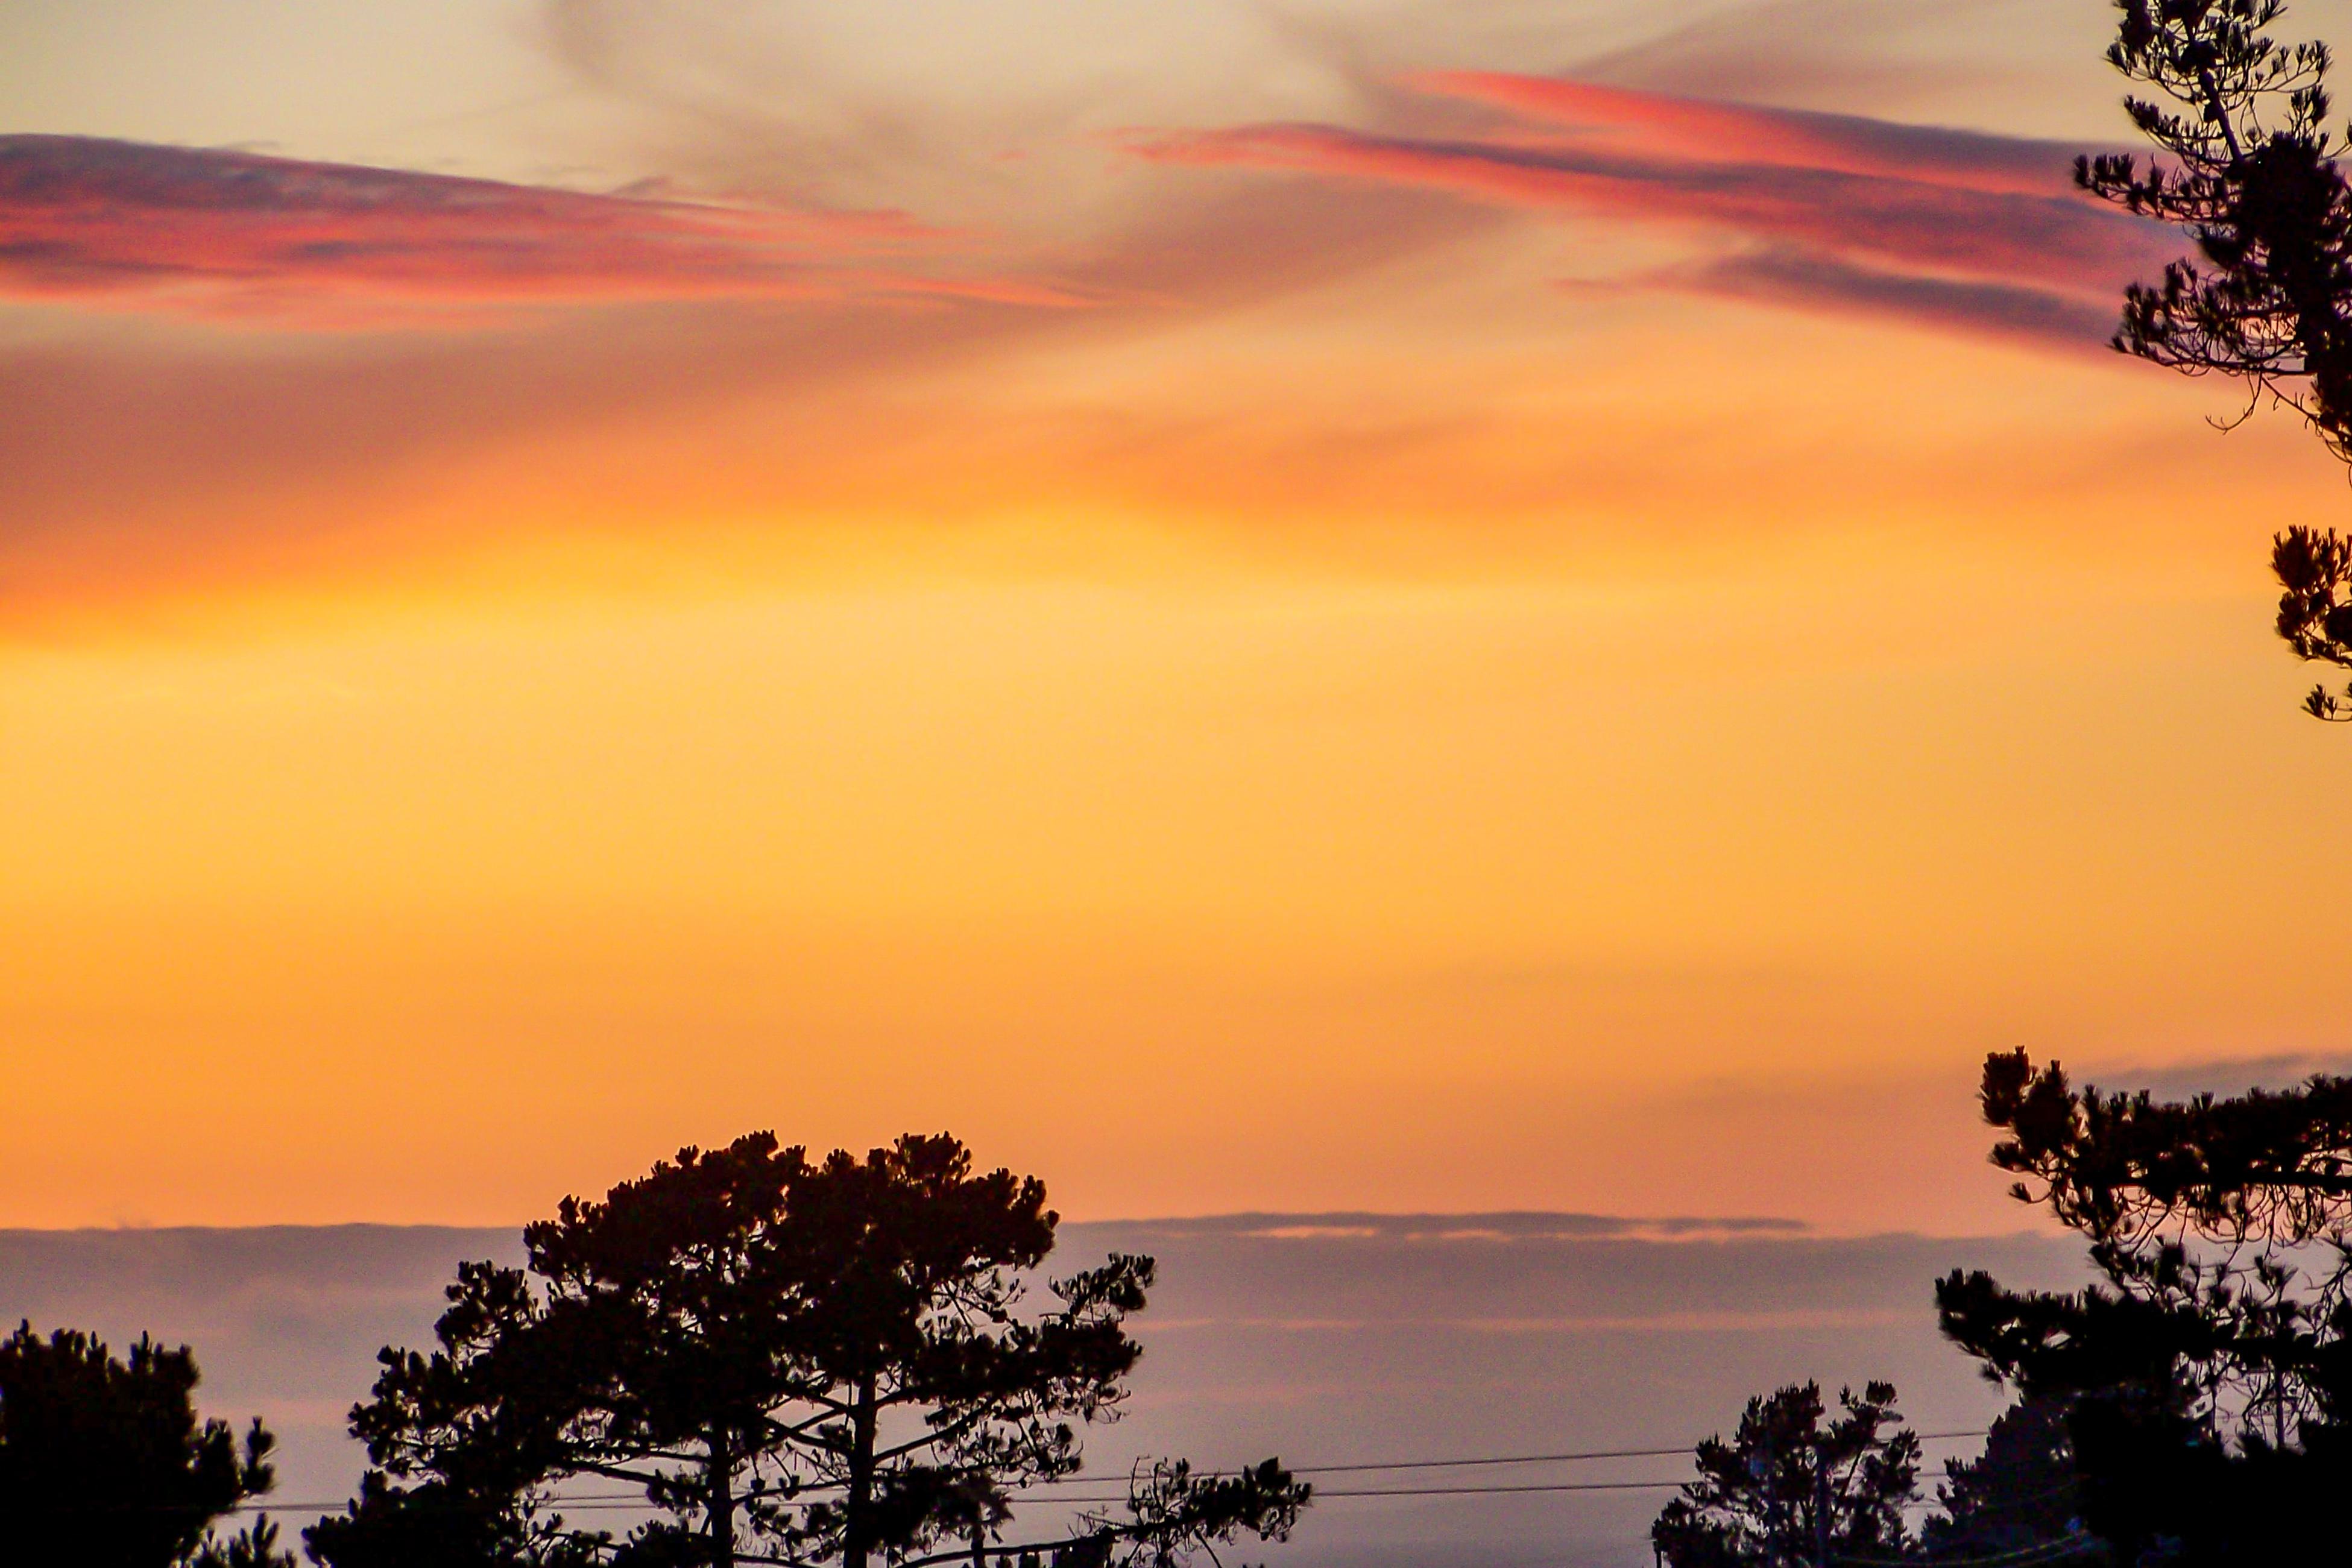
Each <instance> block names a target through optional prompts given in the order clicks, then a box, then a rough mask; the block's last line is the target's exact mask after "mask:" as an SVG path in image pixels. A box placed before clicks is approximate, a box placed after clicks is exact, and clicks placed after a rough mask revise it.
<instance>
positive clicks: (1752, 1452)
mask: <svg viewBox="0 0 2352 1568" xmlns="http://www.w3.org/2000/svg"><path fill="white" fill-rule="evenodd" d="M1838 1403H1839V1405H1840V1406H1843V1411H1844V1414H1843V1415H1841V1416H1832V1417H1831V1418H1829V1419H1828V1420H1827V1422H1826V1423H1824V1420H1823V1416H1824V1415H1825V1414H1826V1411H1825V1409H1824V1406H1823V1404H1822V1390H1821V1385H1819V1384H1817V1383H1803V1384H1794V1385H1790V1386H1789V1387H1786V1388H1783V1389H1781V1390H1780V1391H1779V1392H1778V1393H1776V1394H1773V1395H1771V1396H1769V1397H1767V1396H1761V1395H1759V1396H1757V1397H1755V1398H1753V1399H1750V1400H1749V1401H1748V1408H1747V1409H1746V1410H1745V1411H1744V1412H1742V1413H1741V1415H1740V1417H1739V1431H1738V1436H1737V1437H1734V1438H1733V1439H1732V1441H1730V1442H1728V1443H1727V1442H1725V1441H1723V1440H1722V1439H1721V1438H1720V1437H1710V1438H1708V1439H1707V1440H1706V1442H1704V1443H1701V1444H1700V1445H1699V1446H1698V1450H1697V1462H1698V1472H1699V1475H1698V1479H1696V1480H1695V1481H1693V1482H1691V1483H1690V1484H1688V1485H1687V1486H1685V1487H1684V1488H1683V1493H1682V1496H1680V1497H1678V1498H1676V1499H1675V1500H1674V1501H1672V1502H1670V1503H1668V1504H1667V1505H1666V1506H1665V1509H1664V1511H1663V1512H1661V1513H1660V1514H1659V1515H1658V1518H1657V1521H1656V1522H1655V1523H1654V1524H1653V1525H1651V1527H1650V1539H1651V1541H1652V1542H1654V1544H1655V1545H1656V1547H1657V1550H1658V1553H1659V1555H1660V1556H1661V1557H1662V1558H1663V1559H1664V1561H1665V1563H1668V1564H1669V1565H1670V1568H1735V1565H1739V1568H1746V1565H1748V1564H1754V1565H1756V1568H1796V1565H1798V1564H1811V1565H1814V1568H1826V1564H1828V1563H1832V1562H1834V1561H1842V1560H1845V1559H1851V1558H1873V1559H1883V1560H1889V1561H1898V1560H1902V1559H1905V1558H1907V1557H1909V1556H1910V1555H1911V1554H1912V1552H1913V1550H1914V1545H1915V1543H1914V1542H1913V1540H1912V1538H1911V1532H1910V1529H1909V1527H1908V1526H1907V1525H1906V1523H1905V1521H1904V1518H1903V1505H1904V1504H1905V1503H1906V1502H1908V1501H1910V1500H1911V1498H1912V1495H1913V1493H1914V1492H1916V1490H1917V1488H1918V1481H1919V1437H1918V1434H1916V1433H1915V1432H1910V1431H1906V1430H1905V1429H1904V1428H1903V1426H1902V1420H1901V1417H1899V1416H1896V1414H1895V1387H1894V1385H1892V1384H1887V1383H1873V1384H1871V1385H1868V1386H1867V1387H1866V1388H1864V1390H1863V1393H1862V1396H1861V1397H1859V1398H1856V1397H1855V1396H1854V1394H1853V1390H1852V1389H1841V1390H1840V1391H1839V1393H1838Z"/></svg>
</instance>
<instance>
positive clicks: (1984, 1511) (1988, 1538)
mask: <svg viewBox="0 0 2352 1568" xmlns="http://www.w3.org/2000/svg"><path fill="white" fill-rule="evenodd" d="M2081 1490H2082V1489H2081V1483H2080V1481H2079V1480H2078V1479H2077V1478H2076V1476H2075V1473H2074V1443H2073V1441H2072V1439H2070V1438H2069V1437H2067V1435H2066V1407H2065V1406H2064V1405H2063V1403H2061V1402H2060V1401H2058V1400H2054V1399H2021V1400H2019V1401H2018V1402H2017V1403H2016V1404H2014V1405H2012V1406H2010V1407H2009V1408H2008V1409H2007V1410H2005V1411H2003V1412H2001V1414H2000V1416H1998V1417H1997V1418H1995V1420H1994V1421H1993V1424H1992V1430H1991V1431H1990V1432H1989V1433H1987V1434H1986V1435H1985V1448H1984V1452H1983V1453H1982V1454H1980V1455H1979V1456H1978V1457H1977V1458H1973V1459H1959V1458H1952V1459H1947V1460H1945V1461H1944V1479H1943V1480H1942V1481H1941V1482H1940V1483H1938V1484H1937V1488H1936V1501H1937V1507H1938V1508H1939V1510H1940V1511H1939V1512H1938V1513H1937V1514H1935V1515H1932V1516H1930V1517H1929V1519H1928V1520H1927V1523H1926V1524H1925V1525H1924V1526H1923V1527H1922V1528H1921V1530H1920V1532H1919V1533H1920V1544H1921V1545H1922V1546H1923V1547H1925V1548H1926V1555H1927V1559H1928V1561H1929V1562H1936V1561H1938V1560H1951V1559H1956V1558H1957V1559H1967V1558H1988V1557H2022V1556H2027V1555H2032V1556H2034V1557H2036V1558H2039V1559H2041V1560H2043V1561H2051V1562H2059V1561H2063V1562H2067V1563H2084V1564H2088V1563H2097V1562H2104V1561H2105V1560H2106V1558H2107V1553H2106V1549H2105V1547H2104V1546H2102V1545H2100V1544H2099V1543H2098V1542H2095V1541H2089V1540H2087V1539H2086V1538H2085V1536H2084V1530H2083V1524H2082V1517H2081V1515H2082V1510H2081V1505H2080V1502H2079V1500H2078V1499H2079V1494H2080V1492H2081ZM2069 1546H2072V1547H2074V1548H2075V1550H2073V1551H2064V1550H2063V1549H2064V1548H2067V1547H2069ZM2053 1553H2058V1554H2056V1555H2053Z"/></svg>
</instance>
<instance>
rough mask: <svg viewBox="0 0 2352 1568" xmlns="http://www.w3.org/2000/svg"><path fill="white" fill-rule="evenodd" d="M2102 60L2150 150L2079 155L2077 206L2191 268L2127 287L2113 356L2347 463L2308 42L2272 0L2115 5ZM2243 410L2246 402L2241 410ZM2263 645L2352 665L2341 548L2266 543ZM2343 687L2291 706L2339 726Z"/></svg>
mask: <svg viewBox="0 0 2352 1568" xmlns="http://www.w3.org/2000/svg"><path fill="white" fill-rule="evenodd" d="M2116 9H2117V10H2118V11H2120V12H2121V13H2122V14H2123V15H2122V24H2121V26H2119V27H2118V29H2117V31H2116V41H2115V43H2114V45H2113V46H2112V47H2110V48H2109V49H2108V51H2107V58H2108V60H2109V62H2110V63H2112V64H2113V65H2114V66H2115V67H2116V69H2118V70H2120V71H2122V72H2123V73H2124V74H2125V75H2126V77H2128V78H2131V79H2132V80H2133V81H2134V82H2136V83H2138V84H2140V85H2141V86H2142V87H2144V88H2146V89H2148V91H2149V93H2150V96H2149V97H2147V98H2142V97H2138V96H2134V97H2131V98H2127V99H2125V108H2126V111H2127V112H2128V113H2129V114H2130V116H2131V120H2132V123H2133V124H2134V125H2135V126H2137V128H2138V129H2139V131H2140V132H2141V133H2142V134H2143V135H2145V136H2146V137H2147V139H2148V140H2149V141H2153V142H2154V143H2155V144H2156V145H2157V147H2158V150H2159V151H2160V152H2162V154H2163V155H2164V156H2163V157H2162V158H2161V159H2158V160H2151V161H2150V162H2148V163H2147V164H2146V165H2142V164H2140V163H2138V162H2137V161H2136V160H2134V159H2132V158H2130V157H2126V156H2116V155H2110V156H2105V157H2099V158H2086V159H2084V160H2082V161H2081V162H2078V163H2077V164H2076V165H2075V178H2076V180H2077V181H2078V182H2079V183H2081V184H2082V185H2083V187H2084V189H2085V190H2087V191H2090V192H2091V193H2094V194H2095V195H2097V196H2100V197H2102V198H2104V199H2105V200H2107V201H2110V202H2113V203H2115V204H2117V205H2118V206H2121V207H2123V208H2125V209H2126V211H2129V212H2133V213H2137V214H2141V215H2142V216H2145V217H2150V218H2155V219H2158V220H2160V221H2162V222H2165V223H2168V224H2174V225H2179V226H2180V227H2181V228H2183V229H2185V230H2186V231H2187V232H2188V235H2189V238H2190V239H2191V240H2192V241H2193V242H2194V244H2195V246H2196V255H2195V256H2192V257H2189V258H2185V259H2183V260H2180V261H2177V262H2175V263H2173V264H2172V265H2171V266H2169V267H2167V268H2165V273H2164V277H2163V280H2162V282H2160V283H2158V284H2154V285H2148V284H2134V285H2133V286H2132V287H2130V289H2129V290H2127V291H2126V295H2125V300H2124V316H2123V324H2122V328H2121V329H2120V330H2119V331H2118V333H2117V334H2116V340H2115V342H2116V347H2117V348H2118V349H2121V350H2125V351H2126V352H2128V353H2133V354H2137V355H2139V356H2140V357H2142V358H2144V359H2147V360H2152V361H2155V362H2157V363H2158V364H2161V365H2170V366H2173V367H2175V368H2177V369H2179V370H2182V371H2188V372H2189V373H2190V374H2192V375H2202V374H2207V373H2210V372H2214V371H2219V372H2221V373H2222V374H2225V375H2230V376H2234V377H2237V378H2239V379H2240V380H2242V381H2243V382H2245V383H2246V384H2247V386H2248V388H2249V390H2250V392H2251V393H2252V399H2253V400H2254V401H2260V400H2261V399H2263V398H2264V397H2269V398H2271V399H2273V400H2274V401H2276V402H2283V403H2285V404H2286V405H2288V406H2290V407H2292V408H2294V409H2295V410H2296V411H2297V412H2299V413H2302V414H2303V416H2304V417H2305V419H2306V420H2308V421H2309V422H2310V423H2311V425H2312V427H2313V429H2315V431H2316V432H2317V433H2318V434H2319V435H2320V437H2321V439H2322V440H2324V441H2325V442H2326V444H2327V448H2328V450H2329V451H2331V452H2333V453H2334V454H2335V455H2336V456H2337V457H2339V458H2343V459H2345V460H2347V461H2352V193H2347V186H2346V183H2345V179H2344V175H2343V173H2342V171H2341V170H2340V169H2339V167H2338V164H2337V156H2336V154H2337V149H2336V146H2335V144H2334V143H2333V141H2332V140H2331V138H2330V135H2329V132H2328V131H2327V129H2326V120H2327V118H2328V115H2329V112H2330V103H2329V99H2328V95H2327V90H2326V76H2327V68H2328V64H2329V57H2328V52H2327V48H2326V46H2325V45H2323V44H2317V43H2305V44H2296V45H2292V46H2290V45H2284V44H2282V43H2280V42H2279V41H2278V40H2277V39H2275V38H2273V37H2271V36H2270V31H2269V30H2270V28H2271V26H2273V24H2274V23H2275V22H2277V21H2278V19H2279V18H2280V16H2282V15H2283V14H2284V5H2283V4H2282V3H2281V0H2116ZM2250 406H2251V405H2250ZM2272 565H2273V569H2274V570H2276V571H2277V574H2278V579H2279V583H2280V587H2281V589H2282V593H2281V596H2280V599H2279V613H2278V632H2279V635H2280V636H2281V637H2283V638H2284V639H2285V640H2286V642H2287V643H2288V645H2289V646H2290V647H2292V648H2293V649H2294V651H2295V653H2298V654H2299V655H2301V656H2302V657H2304V658H2305V659H2315V660H2320V661H2323V662H2326V663H2328V664H2338V665H2344V666H2352V540H2347V538H2344V537H2343V536H2341V535H2339V534H2337V533H2336V530H2334V529H2332V528H2326V529H2323V528H2309V527H2306V526H2304V525H2300V524H2298V525H2296V526H2294V527H2292V528H2287V529H2286V530H2285V531H2284V532H2282V533H2281V534H2279V535H2278V536H2277V538H2275V539H2274V540H2273V547H2272ZM2347 703H2352V687H2347V692H2346V695H2345V696H2344V697H2338V696H2336V695H2333V694H2331V693H2330V692H2328V691H2327V689H2326V687H2325V686H2319V687H2315V688H2314V689H2313V691H2312V693H2311V695H2309V697H2307V698H2306V699H2305V705H2304V706H2305V709H2306V711H2308V712H2310V713H2311V714H2313V715H2314V716H2316V717H2320V718H2326V719H2338V720H2342V719H2352V706H2347Z"/></svg>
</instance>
